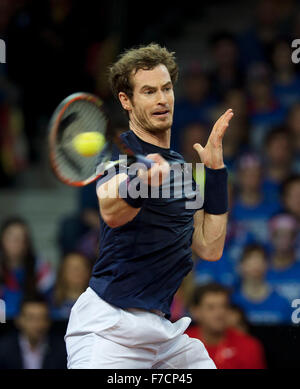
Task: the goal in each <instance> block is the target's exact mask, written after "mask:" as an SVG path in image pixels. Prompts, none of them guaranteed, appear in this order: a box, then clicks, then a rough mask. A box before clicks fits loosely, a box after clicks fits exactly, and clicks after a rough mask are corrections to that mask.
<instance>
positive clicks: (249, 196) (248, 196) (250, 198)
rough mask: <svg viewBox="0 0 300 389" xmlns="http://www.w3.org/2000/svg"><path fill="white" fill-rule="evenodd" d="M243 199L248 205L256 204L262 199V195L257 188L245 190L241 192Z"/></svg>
mask: <svg viewBox="0 0 300 389" xmlns="http://www.w3.org/2000/svg"><path fill="white" fill-rule="evenodd" d="M241 199H242V201H243V203H244V204H246V205H256V204H258V203H259V201H260V200H261V196H260V194H259V192H258V191H257V190H253V191H244V192H242V193H241Z"/></svg>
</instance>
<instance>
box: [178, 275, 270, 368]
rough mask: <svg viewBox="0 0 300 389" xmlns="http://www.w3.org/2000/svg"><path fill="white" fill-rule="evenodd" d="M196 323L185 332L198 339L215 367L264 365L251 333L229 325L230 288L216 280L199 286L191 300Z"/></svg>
mask: <svg viewBox="0 0 300 389" xmlns="http://www.w3.org/2000/svg"><path fill="white" fill-rule="evenodd" d="M190 310H191V314H192V317H193V319H194V322H195V323H196V324H195V325H194V326H190V327H189V328H188V329H187V330H186V333H187V334H188V335H189V336H190V337H193V338H198V339H200V340H201V341H202V342H203V343H204V345H205V347H206V349H207V351H208V353H209V355H210V357H211V358H212V359H213V361H214V362H215V364H216V366H217V368H218V369H264V368H266V362H265V356H264V350H263V347H262V345H261V344H260V342H259V341H258V340H257V339H255V338H254V337H252V336H250V335H248V334H245V333H242V332H240V331H238V330H236V329H234V328H228V325H227V323H228V320H227V315H228V311H229V292H228V290H227V289H226V288H224V287H223V286H221V285H219V284H215V283H210V284H206V285H203V286H198V287H197V288H196V289H195V291H194V295H193V301H192V302H191V308H190Z"/></svg>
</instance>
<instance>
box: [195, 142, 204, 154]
mask: <svg viewBox="0 0 300 389" xmlns="http://www.w3.org/2000/svg"><path fill="white" fill-rule="evenodd" d="M193 149H194V150H196V151H197V152H198V154H201V153H202V151H203V150H204V149H203V147H202V146H201V145H200V144H199V143H195V144H194V145H193Z"/></svg>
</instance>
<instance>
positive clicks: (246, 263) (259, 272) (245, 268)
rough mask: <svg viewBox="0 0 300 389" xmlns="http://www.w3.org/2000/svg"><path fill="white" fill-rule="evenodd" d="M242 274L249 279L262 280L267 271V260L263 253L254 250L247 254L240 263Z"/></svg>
mask: <svg viewBox="0 0 300 389" xmlns="http://www.w3.org/2000/svg"><path fill="white" fill-rule="evenodd" d="M240 269H241V274H242V277H243V278H244V279H247V280H250V279H251V280H262V279H264V276H265V273H266V271H267V262H266V260H265V257H264V255H263V253H261V252H260V251H253V252H251V253H249V254H248V255H247V257H246V258H245V259H244V260H243V262H242V263H241V265H240Z"/></svg>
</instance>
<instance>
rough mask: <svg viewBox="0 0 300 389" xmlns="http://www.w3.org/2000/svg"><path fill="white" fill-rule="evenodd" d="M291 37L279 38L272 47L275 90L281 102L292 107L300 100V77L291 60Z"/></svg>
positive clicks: (287, 106) (275, 94)
mask: <svg viewBox="0 0 300 389" xmlns="http://www.w3.org/2000/svg"><path fill="white" fill-rule="evenodd" d="M291 55H292V48H291V42H290V39H283V38H282V39H279V40H278V41H276V42H275V43H274V46H273V49H272V67H273V71H274V73H273V91H274V96H275V97H276V98H277V100H278V101H279V102H280V104H281V105H282V106H284V107H286V108H288V109H289V108H290V107H291V106H292V105H293V104H295V103H297V102H298V101H299V100H300V77H299V75H298V74H297V73H296V70H297V68H296V65H295V64H294V63H293V62H292V61H291Z"/></svg>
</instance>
